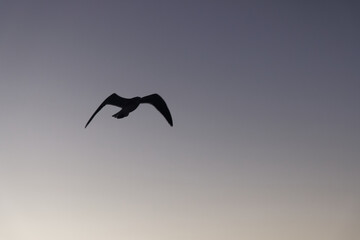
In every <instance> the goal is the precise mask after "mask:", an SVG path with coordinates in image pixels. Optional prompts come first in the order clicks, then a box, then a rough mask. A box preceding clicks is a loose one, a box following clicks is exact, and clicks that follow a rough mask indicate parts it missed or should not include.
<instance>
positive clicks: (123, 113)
mask: <svg viewBox="0 0 360 240" xmlns="http://www.w3.org/2000/svg"><path fill="white" fill-rule="evenodd" d="M142 103H149V104H151V105H153V106H154V107H155V108H156V109H157V110H158V111H159V112H160V113H161V114H162V115H163V116H164V117H165V119H166V120H167V122H168V123H169V124H170V126H173V121H172V117H171V114H170V111H169V109H168V107H167V105H166V103H165V101H164V99H162V97H160V95H158V94H156V93H155V94H151V95H148V96H145V97H134V98H123V97H120V96H119V95H117V94H116V93H113V94H111V95H110V96H109V97H107V98H106V99H105V100H104V101H103V102H102V103H101V104H100V106H99V107H98V108H97V109H96V111H95V112H94V113H93V115H92V116H91V117H90V119H89V121H88V122H87V123H86V125H85V128H86V127H87V126H88V125H89V123H90V122H91V121H92V119H93V118H94V117H95V115H96V114H97V113H98V112H99V111H100V110H101V109H102V108H103V107H104V106H106V105H113V106H117V107H120V108H121V110H120V111H119V112H117V113H115V114H114V115H112V116H113V117H114V118H117V119H120V118H124V117H127V116H128V115H129V114H130V113H131V112H133V111H134V110H135V109H137V108H138V106H139V105H140V104H142Z"/></svg>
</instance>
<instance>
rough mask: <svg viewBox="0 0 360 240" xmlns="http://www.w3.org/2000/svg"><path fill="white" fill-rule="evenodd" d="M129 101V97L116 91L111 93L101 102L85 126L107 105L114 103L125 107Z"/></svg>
mask: <svg viewBox="0 0 360 240" xmlns="http://www.w3.org/2000/svg"><path fill="white" fill-rule="evenodd" d="M128 101H129V99H127V98H123V97H120V96H119V95H117V94H116V93H113V94H111V95H110V96H109V97H107V98H106V99H105V100H104V101H103V102H102V103H101V104H100V106H99V107H98V108H97V109H96V111H95V112H94V113H93V115H92V116H91V117H90V119H89V121H88V122H87V123H86V125H85V128H86V127H87V125H89V123H90V122H91V120H92V119H93V118H94V117H95V115H96V114H97V113H98V112H99V111H100V110H101V109H102V108H103V107H104V106H106V105H113V106H117V107H121V108H122V107H123V106H124V105H125V104H126V103H127V102H128Z"/></svg>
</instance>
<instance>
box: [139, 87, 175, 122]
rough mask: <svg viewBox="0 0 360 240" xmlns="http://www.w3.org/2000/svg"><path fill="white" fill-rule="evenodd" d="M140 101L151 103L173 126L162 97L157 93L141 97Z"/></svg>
mask: <svg viewBox="0 0 360 240" xmlns="http://www.w3.org/2000/svg"><path fill="white" fill-rule="evenodd" d="M141 103H149V104H151V105H153V106H154V107H155V108H156V109H157V110H158V111H159V112H160V113H161V114H162V115H163V116H164V117H165V119H166V120H167V121H168V123H169V124H170V126H173V121H172V117H171V114H170V111H169V108H168V107H167V105H166V103H165V101H164V99H162V97H160V95H158V94H156V93H155V94H151V95H148V96H145V97H143V98H141Z"/></svg>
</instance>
